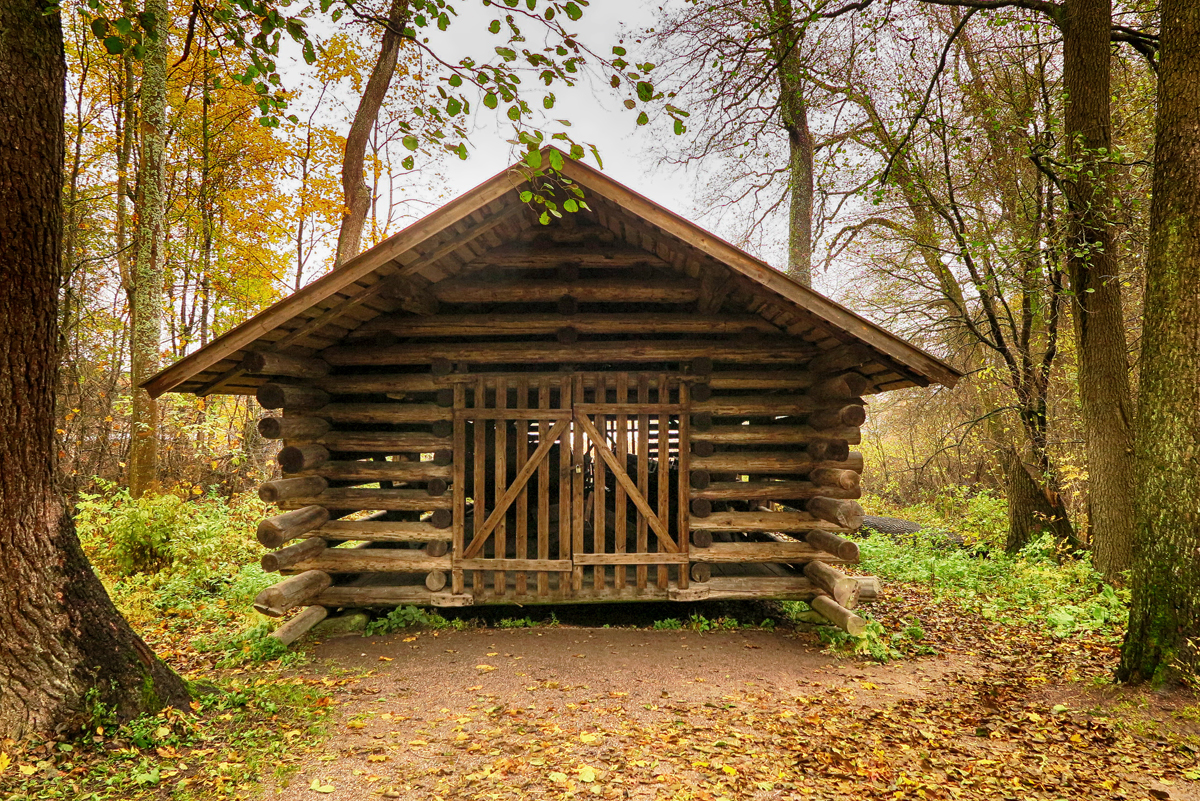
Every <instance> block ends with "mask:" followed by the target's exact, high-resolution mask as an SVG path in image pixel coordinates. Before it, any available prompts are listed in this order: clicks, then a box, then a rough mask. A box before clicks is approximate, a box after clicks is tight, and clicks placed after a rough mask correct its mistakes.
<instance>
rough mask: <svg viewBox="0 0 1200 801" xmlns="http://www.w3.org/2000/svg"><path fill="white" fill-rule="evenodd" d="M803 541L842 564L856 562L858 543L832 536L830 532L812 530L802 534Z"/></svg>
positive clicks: (835, 535)
mask: <svg viewBox="0 0 1200 801" xmlns="http://www.w3.org/2000/svg"><path fill="white" fill-rule="evenodd" d="M802 536H803V537H804V541H805V542H807V543H808V544H809V545H811V546H812V547H814V548H816V549H817V550H819V551H825V552H826V553H831V554H833V555H834V556H836V557H838V558H839V559H841V560H842V561H843V562H857V561H858V543H857V542H853V541H852V540H848V539H846V538H845V537H841V536H839V535H837V534H834V533H833V532H832V531H822V530H821V529H813V530H812V531H806V532H804V533H803V534H802Z"/></svg>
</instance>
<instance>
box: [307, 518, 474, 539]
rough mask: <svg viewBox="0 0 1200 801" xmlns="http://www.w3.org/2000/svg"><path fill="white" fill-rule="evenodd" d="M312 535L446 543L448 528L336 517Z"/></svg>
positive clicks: (424, 524)
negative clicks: (338, 518) (336, 518)
mask: <svg viewBox="0 0 1200 801" xmlns="http://www.w3.org/2000/svg"><path fill="white" fill-rule="evenodd" d="M313 534H314V535H315V536H318V537H326V538H328V539H337V540H360V541H363V542H449V541H450V538H451V532H450V529H445V528H437V527H436V526H433V525H430V524H429V523H423V522H419V521H405V520H336V521H331V522H328V523H326V524H324V525H323V526H321V527H320V528H318V529H317V530H316V531H314V532H313Z"/></svg>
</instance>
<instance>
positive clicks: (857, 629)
mask: <svg viewBox="0 0 1200 801" xmlns="http://www.w3.org/2000/svg"><path fill="white" fill-rule="evenodd" d="M809 603H810V604H811V605H812V608H813V609H814V610H816V611H817V612H820V613H821V614H822V615H823V616H824V617H825V619H826V620H828V621H829V622H830V623H832V624H833V625H835V626H837V627H838V628H839V629H841V630H842V631H844V632H846V633H847V634H849V635H851V636H853V637H861V636H862V634H863V632H864V631H866V630H867V621H865V620H863V619H862V618H861V617H859V616H858V615H856V614H854V613H853V612H851V611H850V610H849V609H847V608H846V607H844V606H842V605H841V604H839V603H838V602H837V601H835V600H834V599H833V598H831V597H829V596H828V595H826V594H824V593H821V594H819V595H817V596H816V597H814V598H813V599H812V600H811V601H809Z"/></svg>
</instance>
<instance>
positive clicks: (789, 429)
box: [691, 424, 862, 445]
mask: <svg viewBox="0 0 1200 801" xmlns="http://www.w3.org/2000/svg"><path fill="white" fill-rule="evenodd" d="M861 431H862V430H861V429H860V428H858V427H857V426H852V427H848V428H840V429H833V430H828V429H821V430H818V429H815V428H812V427H811V426H796V425H778V424H777V425H748V426H740V425H738V426H725V425H721V426H717V425H714V426H711V427H710V428H708V429H706V430H704V431H693V432H692V436H691V439H692V441H693V442H695V441H701V440H702V441H706V442H715V443H719V444H727V445H793V444H794V445H802V444H805V443H808V442H811V441H812V440H814V439H819V438H829V439H840V440H845V441H846V442H848V443H850V444H854V445H857V444H858V443H859V442H862V433H861Z"/></svg>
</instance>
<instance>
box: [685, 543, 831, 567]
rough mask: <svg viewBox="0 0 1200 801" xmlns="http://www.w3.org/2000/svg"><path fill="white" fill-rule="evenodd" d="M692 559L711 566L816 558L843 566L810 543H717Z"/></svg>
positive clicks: (789, 561) (789, 562)
mask: <svg viewBox="0 0 1200 801" xmlns="http://www.w3.org/2000/svg"><path fill="white" fill-rule="evenodd" d="M691 558H692V561H693V562H706V563H708V564H718V563H722V564H737V563H751V562H759V563H762V562H772V563H777V564H792V563H797V564H798V563H801V562H809V561H811V560H813V559H823V560H825V561H826V562H836V563H841V560H840V559H838V558H837V557H836V556H833V555H832V554H827V553H824V552H822V551H818V550H817V549H815V548H813V547H812V546H811V545H809V544H808V543H806V542H714V543H713V544H712V545H710V546H709V547H707V548H700V549H698V550H695V551H692V553H691Z"/></svg>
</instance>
